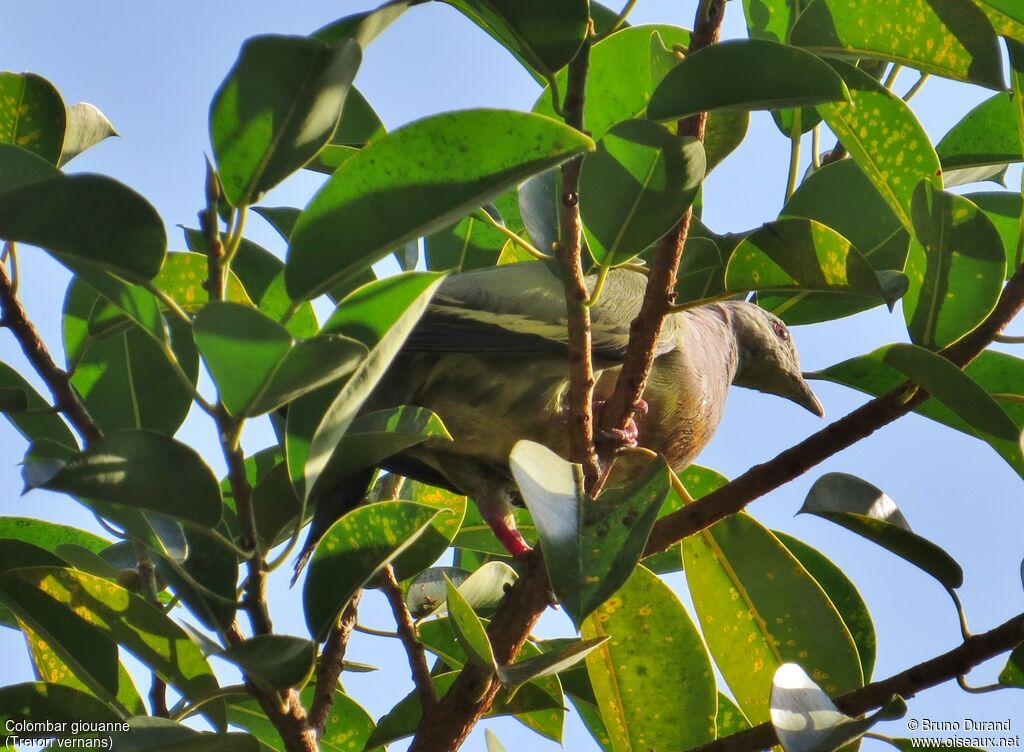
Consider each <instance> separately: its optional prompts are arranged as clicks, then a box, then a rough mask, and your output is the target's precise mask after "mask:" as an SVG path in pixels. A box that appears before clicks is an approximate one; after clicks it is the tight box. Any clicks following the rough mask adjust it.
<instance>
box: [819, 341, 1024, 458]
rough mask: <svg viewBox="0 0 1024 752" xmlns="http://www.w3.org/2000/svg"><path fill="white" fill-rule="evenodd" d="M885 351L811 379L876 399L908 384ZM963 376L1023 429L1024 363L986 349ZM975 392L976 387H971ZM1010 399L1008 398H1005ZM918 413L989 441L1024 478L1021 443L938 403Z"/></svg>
mask: <svg viewBox="0 0 1024 752" xmlns="http://www.w3.org/2000/svg"><path fill="white" fill-rule="evenodd" d="M882 355H884V350H883V351H876V352H874V353H870V354H868V355H862V356H860V357H857V358H851V359H850V360H846V361H843V362H842V363H838V364H836V365H834V366H829V367H828V368H826V369H825V370H824V371H820V372H818V373H816V374H814V375H813V376H812V378H821V379H827V380H829V381H834V382H835V383H837V384H844V385H846V386H849V387H852V388H854V389H859V390H860V391H862V392H867V393H869V394H873V395H875V396H878V395H881V394H885V393H887V392H889V391H891V390H892V389H895V388H896V387H898V386H899V385H900V384H902V383H903V382H904V381H905V375H904V374H903V373H902V372H901V371H898V370H896V369H895V368H893V367H891V366H889V365H887V364H886V363H884V362H883V361H882ZM964 373H965V374H966V375H967V377H969V378H970V379H972V380H973V381H974V382H975V383H976V384H977V385H979V386H981V387H982V389H984V390H985V391H986V392H988V393H989V394H990V395H992V396H993V397H994V398H995V399H996V400H997V401H998V402H999V404H1000V406H1001V407H1002V408H1003V410H1004V411H1005V412H1006V414H1007V415H1009V416H1010V418H1011V419H1012V420H1013V422H1014V424H1015V425H1016V427H1017V429H1018V430H1021V429H1024V401H1022V400H1020V399H1019V397H1015V395H1024V387H1022V386H1021V385H1022V384H1024V360H1021V359H1020V358H1015V357H1014V356H1012V355H1007V354H1006V353H1001V352H995V351H991V350H987V351H985V352H983V353H982V354H981V355H980V356H979V357H978V358H976V359H975V360H974V361H972V362H971V363H970V364H969V365H968V366H967V368H965V369H964ZM968 389H969V391H971V392H973V391H974V390H973V388H970V387H969V388H968ZM1007 396H1008V397H1009V399H1006V397H1007ZM915 411H916V412H918V413H920V414H922V415H925V416H927V417H929V418H931V419H932V420H936V421H938V422H940V423H944V424H945V425H947V426H951V427H952V428H955V429H956V430H958V431H963V432H964V433H966V434H968V435H969V436H974V437H976V438H979V439H981V440H982V441H985V442H988V443H989V444H990V445H991V446H992V447H993V448H994V449H995V450H996V451H997V452H999V454H1000V455H1001V456H1002V457H1003V459H1005V460H1006V461H1007V462H1008V463H1009V464H1010V465H1011V466H1012V467H1013V468H1014V469H1015V470H1016V471H1017V472H1018V473H1019V474H1020V475H1022V476H1024V454H1022V451H1021V445H1020V442H1019V441H1016V440H1014V441H1006V440H1005V439H1000V438H998V437H996V436H993V435H991V434H985V433H980V432H979V431H977V430H976V429H974V428H972V427H971V425H970V423H967V422H966V421H964V419H963V418H961V417H960V416H959V415H958V414H957V412H956V411H954V410H953V409H951V408H950V407H949V406H947V405H945V404H943V403H942V402H940V401H939V400H937V399H935V398H934V397H933V398H929V399H928V400H927V401H926V402H924V403H923V404H921V405H919V406H918V407H916V408H915Z"/></svg>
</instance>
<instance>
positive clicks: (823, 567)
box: [719, 530, 876, 715]
mask: <svg viewBox="0 0 1024 752" xmlns="http://www.w3.org/2000/svg"><path fill="white" fill-rule="evenodd" d="M772 534H773V535H774V536H775V537H776V538H778V539H779V541H780V542H781V543H782V545H784V546H785V547H786V548H788V549H789V552H790V553H791V554H793V556H794V557H796V560H797V561H799V562H800V564H801V565H802V566H803V568H804V569H806V570H807V572H808V574H810V575H811V577H813V578H814V579H816V580H817V581H818V584H819V585H821V589H822V590H824V591H825V593H826V595H828V597H829V599H830V600H831V601H832V604H833V605H834V606H835V607H836V610H837V611H838V612H839V615H840V616H841V617H843V623H844V624H846V628H847V629H849V630H850V636H851V637H853V641H854V643H855V644H856V645H857V655H858V656H859V657H860V665H861V669H862V670H863V672H864V681H865V683H867V682H868V681H869V680H870V679H871V673H872V671H874V668H875V651H876V641H875V625H874V623H873V622H872V620H871V612H870V611H868V607H867V604H865V603H864V599H863V598H862V597H861V595H860V592H859V591H858V590H857V586H856V585H854V584H853V582H851V581H850V578H849V577H847V576H846V575H845V574H844V573H843V570H841V569H840V568H839V567H838V566H836V564H835V563H833V562H832V561H831V560H830V559H829V558H827V557H826V556H825V555H824V554H823V553H821V551H818V550H817V549H816V548H812V547H811V546H809V545H807V544H806V543H804V542H803V541H801V540H799V539H797V538H794V537H793V536H792V535H787V534H786V533H783V532H781V531H779V530H772ZM719 705H721V703H719ZM719 714H720V715H721V713H719Z"/></svg>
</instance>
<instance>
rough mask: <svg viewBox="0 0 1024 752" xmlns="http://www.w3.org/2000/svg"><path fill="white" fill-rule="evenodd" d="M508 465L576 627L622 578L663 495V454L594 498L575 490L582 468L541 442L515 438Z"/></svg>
mask: <svg viewBox="0 0 1024 752" xmlns="http://www.w3.org/2000/svg"><path fill="white" fill-rule="evenodd" d="M509 466H510V467H511V469H512V475H513V477H514V478H515V481H516V484H517V485H518V486H519V491H520V493H521V494H522V497H523V501H524V502H525V503H526V507H527V508H528V509H529V510H530V514H531V515H532V516H533V520H534V523H535V524H536V525H537V532H538V534H539V536H540V541H541V544H542V546H543V547H544V554H545V556H544V562H545V565H546V566H547V569H548V576H549V577H550V578H551V587H552V589H553V590H554V592H555V595H556V596H557V597H558V600H559V602H560V603H561V604H562V606H563V607H564V608H565V610H566V612H567V613H568V614H569V618H571V619H572V621H573V623H574V624H576V625H577V626H578V625H579V624H581V623H582V622H583V620H584V619H585V618H586V617H587V615H588V614H590V613H591V612H593V611H594V609H596V608H597V607H598V606H600V605H601V604H602V603H603V602H604V601H605V600H606V599H607V598H608V597H609V596H611V595H612V593H614V592H615V591H616V590H618V589H619V588H620V587H621V586H622V585H623V583H624V582H626V580H627V579H628V578H629V575H630V572H632V571H633V569H634V567H635V566H636V563H637V562H638V561H639V560H640V556H641V554H642V553H643V549H644V545H645V544H646V543H647V536H648V535H650V532H651V528H652V527H653V525H654V520H655V519H656V518H657V516H658V510H659V509H660V508H661V505H662V503H663V502H664V501H665V497H666V496H667V495H668V477H667V475H666V473H667V466H666V465H665V461H664V459H661V458H659V459H657V460H655V461H652V462H650V463H649V464H648V466H647V467H646V468H644V470H643V472H642V473H640V474H638V476H637V477H636V478H634V479H633V480H632V482H631V483H630V484H629V485H628V486H624V487H618V488H612V489H609V490H608V491H606V492H605V493H604V494H602V495H601V497H600V498H599V499H597V500H591V499H589V498H588V497H587V496H585V495H584V492H583V490H582V488H583V483H582V477H581V475H582V473H581V470H580V468H579V466H578V465H571V464H569V463H568V462H566V461H565V460H563V459H562V458H561V457H559V456H558V455H557V454H555V453H554V452H552V451H551V450H550V449H548V448H547V447H545V446H543V445H541V444H536V443H534V442H530V441H520V442H519V443H517V444H516V445H515V447H514V448H513V449H512V454H511V455H510V456H509Z"/></svg>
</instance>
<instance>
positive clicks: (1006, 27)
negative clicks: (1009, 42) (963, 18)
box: [976, 0, 1024, 42]
mask: <svg viewBox="0 0 1024 752" xmlns="http://www.w3.org/2000/svg"><path fill="white" fill-rule="evenodd" d="M976 2H977V4H978V6H979V7H980V8H981V9H982V10H983V11H985V15H987V16H988V20H989V22H990V23H991V24H992V26H993V28H994V29H995V30H996V33H997V34H1000V35H1002V36H1004V37H1009V38H1010V39H1014V40H1016V41H1018V42H1019V41H1020V40H1021V39H1024V11H1022V9H1021V7H1020V6H1019V5H1018V4H1017V3H1016V2H1014V0H976Z"/></svg>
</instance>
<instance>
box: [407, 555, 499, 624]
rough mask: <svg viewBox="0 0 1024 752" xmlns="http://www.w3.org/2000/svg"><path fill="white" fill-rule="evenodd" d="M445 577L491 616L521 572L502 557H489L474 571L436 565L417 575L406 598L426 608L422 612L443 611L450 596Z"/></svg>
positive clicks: (480, 609)
mask: <svg viewBox="0 0 1024 752" xmlns="http://www.w3.org/2000/svg"><path fill="white" fill-rule="evenodd" d="M445 578H447V579H448V580H449V581H451V582H453V583H454V584H455V586H456V587H457V588H458V589H459V594H460V595H461V596H462V597H463V599H465V601H466V603H468V604H469V605H470V607H471V608H472V609H473V610H474V611H476V612H477V613H480V614H482V615H485V616H490V615H491V614H493V613H494V611H495V610H496V609H497V607H498V604H499V603H501V600H502V599H503V598H504V597H505V594H506V593H507V592H508V589H509V588H510V587H511V586H512V585H513V584H514V583H515V581H516V580H517V579H518V578H519V575H518V573H517V572H516V571H515V570H514V569H513V568H512V567H510V566H509V565H508V564H506V563H505V562H503V561H489V562H487V563H486V564H483V565H481V566H480V567H479V568H478V569H477V570H476V571H474V572H472V573H469V572H466V571H465V570H462V569H457V568H455V567H434V568H432V569H428V570H427V571H426V572H424V573H423V575H422V576H421V577H418V578H417V579H416V582H415V584H413V585H412V587H410V588H409V591H408V595H407V602H408V603H409V608H410V610H412V609H413V607H416V609H417V610H418V611H420V612H423V613H422V614H421V616H426V615H429V614H431V613H434V612H442V613H443V612H444V610H445V609H446V605H445V603H444V601H445V598H446V597H447V585H446V584H445Z"/></svg>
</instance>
